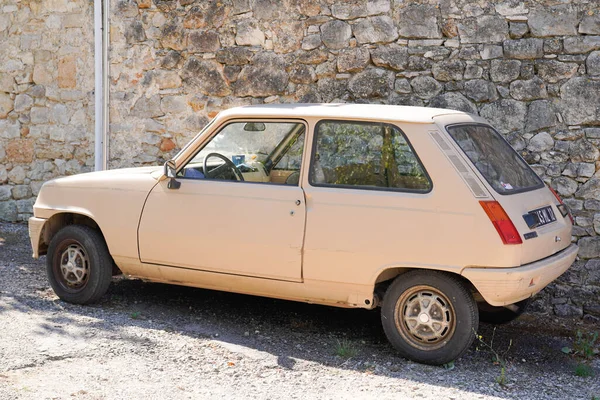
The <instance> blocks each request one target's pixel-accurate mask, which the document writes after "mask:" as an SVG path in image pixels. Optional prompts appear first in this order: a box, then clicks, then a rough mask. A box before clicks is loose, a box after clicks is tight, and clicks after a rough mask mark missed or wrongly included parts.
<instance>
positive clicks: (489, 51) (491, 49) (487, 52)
mask: <svg viewBox="0 0 600 400" xmlns="http://www.w3.org/2000/svg"><path fill="white" fill-rule="evenodd" d="M480 53H481V59H482V60H491V59H494V58H502V56H503V55H504V51H503V49H502V46H497V45H492V44H484V45H483V50H481V52H480Z"/></svg>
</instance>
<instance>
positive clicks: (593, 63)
mask: <svg viewBox="0 0 600 400" xmlns="http://www.w3.org/2000/svg"><path fill="white" fill-rule="evenodd" d="M585 67H586V69H587V73H588V75H593V76H595V75H600V51H593V52H591V53H590V55H589V56H588V57H587V60H586V61H585Z"/></svg>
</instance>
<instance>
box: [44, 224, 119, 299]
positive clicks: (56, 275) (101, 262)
mask: <svg viewBox="0 0 600 400" xmlns="http://www.w3.org/2000/svg"><path fill="white" fill-rule="evenodd" d="M112 269H113V261H112V258H111V256H110V254H109V252H108V248H107V247H106V243H105V242H104V238H103V237H102V235H101V234H100V233H99V232H98V231H96V230H94V229H92V228H90V227H89V226H84V225H68V226H66V227H64V228H62V229H61V230H60V231H59V232H58V233H57V234H56V235H54V237H53V238H52V240H51V241H50V246H49V247H48V254H47V256H46V272H47V274H48V281H49V282H50V286H52V289H53V290H54V292H55V293H56V295H57V296H58V297H60V298H61V299H62V300H64V301H66V302H68V303H74V304H89V303H93V302H96V301H98V300H99V299H100V297H102V295H104V293H106V290H107V289H108V286H109V285H110V281H111V277H112Z"/></svg>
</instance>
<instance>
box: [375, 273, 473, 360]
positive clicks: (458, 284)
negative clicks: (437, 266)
mask: <svg viewBox="0 0 600 400" xmlns="http://www.w3.org/2000/svg"><path fill="white" fill-rule="evenodd" d="M381 321H382V324H383V329H384V331H385V334H386V336H387V338H388V340H389V341H390V343H391V344H392V345H393V346H394V347H395V348H396V350H398V352H399V353H400V354H401V355H402V356H404V357H406V358H408V359H410V360H413V361H416V362H420V363H423V364H432V365H442V364H446V363H449V362H450V361H453V360H455V359H457V358H458V357H460V356H461V355H462V354H463V353H464V352H465V351H466V350H467V349H468V348H469V346H470V345H471V343H472V342H473V339H474V338H475V332H476V331H477V329H478V325H479V316H478V314H477V305H476V303H475V300H474V299H473V296H472V295H471V293H470V292H469V290H468V288H467V287H466V285H465V284H464V283H463V282H462V281H460V280H459V279H458V278H456V277H455V276H453V275H451V274H449V273H444V272H439V271H424V270H415V271H410V272H407V273H405V274H402V275H400V276H398V277H397V278H396V279H395V280H394V282H393V283H392V284H391V285H390V287H389V288H388V290H387V291H386V293H385V296H384V299H383V305H382V307H381Z"/></svg>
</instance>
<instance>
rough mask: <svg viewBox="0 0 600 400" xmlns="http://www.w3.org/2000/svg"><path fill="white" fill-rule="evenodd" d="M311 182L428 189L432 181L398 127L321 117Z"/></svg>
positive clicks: (422, 190)
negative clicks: (326, 119) (328, 119)
mask: <svg viewBox="0 0 600 400" xmlns="http://www.w3.org/2000/svg"><path fill="white" fill-rule="evenodd" d="M309 179H310V183H311V184H312V185H316V186H319V185H320V186H341V187H344V186H345V187H352V188H365V189H376V188H390V189H396V190H405V191H417V192H429V191H430V190H431V186H432V185H431V181H430V179H429V177H428V176H427V173H426V172H425V168H423V165H422V164H421V162H420V161H419V159H418V158H417V156H416V154H415V153H414V151H413V149H412V147H411V146H410V144H409V143H408V141H407V140H406V138H405V137H404V134H403V133H402V132H401V131H400V129H398V128H397V127H395V126H393V125H390V124H383V123H374V122H373V123H371V122H368V123H367V122H365V123H357V122H347V121H321V122H319V124H318V125H317V127H316V129H315V144H314V151H313V162H312V164H311V169H310V177H309Z"/></svg>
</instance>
